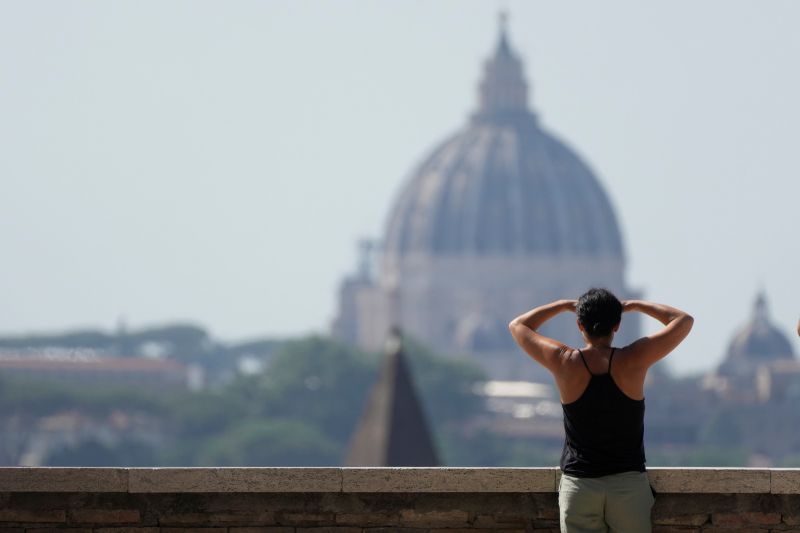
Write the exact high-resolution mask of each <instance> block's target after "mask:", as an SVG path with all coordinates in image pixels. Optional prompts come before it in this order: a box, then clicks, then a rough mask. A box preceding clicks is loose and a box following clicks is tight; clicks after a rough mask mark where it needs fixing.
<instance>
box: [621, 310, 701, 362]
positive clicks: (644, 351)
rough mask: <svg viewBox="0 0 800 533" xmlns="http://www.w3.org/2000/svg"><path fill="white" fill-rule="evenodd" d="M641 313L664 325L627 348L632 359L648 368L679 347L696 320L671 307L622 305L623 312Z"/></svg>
mask: <svg viewBox="0 0 800 533" xmlns="http://www.w3.org/2000/svg"><path fill="white" fill-rule="evenodd" d="M631 311H639V312H640V313H644V314H646V315H648V316H651V317H653V318H655V319H656V320H658V321H659V322H661V323H662V324H664V328H663V329H662V330H661V331H659V332H657V333H654V334H652V335H648V336H647V337H642V338H641V339H639V340H637V341H636V342H634V343H633V344H631V345H630V346H628V347H627V349H628V350H630V351H631V355H632V359H633V360H634V361H636V362H641V364H642V365H643V366H644V367H645V368H648V367H650V366H651V365H652V364H653V363H655V362H656V361H658V360H659V359H661V358H663V357H664V356H666V355H667V354H668V353H670V352H671V351H672V350H674V349H675V347H676V346H678V345H679V344H680V343H681V341H682V340H683V339H685V338H686V336H687V335H688V334H689V332H690V331H691V330H692V325H693V324H694V318H692V316H691V315H689V314H688V313H686V312H685V311H681V310H680V309H676V308H675V307H670V306H669V305H664V304H658V303H654V302H647V301H644V300H628V301H626V302H623V303H622V312H623V313H628V312H631Z"/></svg>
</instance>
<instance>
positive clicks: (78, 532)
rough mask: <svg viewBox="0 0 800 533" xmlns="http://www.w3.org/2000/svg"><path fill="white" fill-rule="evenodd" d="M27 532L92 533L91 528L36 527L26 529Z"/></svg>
mask: <svg viewBox="0 0 800 533" xmlns="http://www.w3.org/2000/svg"><path fill="white" fill-rule="evenodd" d="M25 531H26V532H30V533H92V530H91V529H90V528H80V527H64V528H62V527H34V528H26V529H25Z"/></svg>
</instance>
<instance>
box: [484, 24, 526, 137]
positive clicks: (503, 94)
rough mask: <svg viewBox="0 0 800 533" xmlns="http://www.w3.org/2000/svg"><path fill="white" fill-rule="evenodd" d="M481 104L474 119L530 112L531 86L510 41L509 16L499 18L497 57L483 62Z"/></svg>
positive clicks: (495, 54) (494, 56)
mask: <svg viewBox="0 0 800 533" xmlns="http://www.w3.org/2000/svg"><path fill="white" fill-rule="evenodd" d="M478 93H479V94H478V96H479V105H478V112H477V113H476V114H475V116H474V119H475V120H477V121H481V120H486V119H497V118H502V117H504V116H507V115H509V114H519V113H520V112H523V113H527V112H528V83H527V82H526V81H525V74H524V72H523V69H522V62H521V61H520V60H519V57H517V55H516V54H515V53H514V52H513V50H512V49H511V46H510V45H509V42H508V15H507V14H506V13H505V12H501V13H500V15H499V38H498V42H497V48H496V49H495V52H494V55H493V56H492V57H490V58H489V59H488V60H487V61H486V62H485V63H484V71H483V79H482V80H481V82H480V85H479V87H478Z"/></svg>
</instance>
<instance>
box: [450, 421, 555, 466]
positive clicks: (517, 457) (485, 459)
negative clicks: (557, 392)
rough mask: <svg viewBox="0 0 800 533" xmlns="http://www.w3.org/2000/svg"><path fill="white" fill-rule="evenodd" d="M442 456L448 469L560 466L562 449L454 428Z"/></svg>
mask: <svg viewBox="0 0 800 533" xmlns="http://www.w3.org/2000/svg"><path fill="white" fill-rule="evenodd" d="M441 442H442V449H441V451H442V453H443V455H444V457H445V458H446V460H447V465H448V466H471V467H482V466H542V467H552V466H557V465H558V462H559V459H560V457H561V446H560V445H555V444H553V443H548V442H537V441H535V440H532V439H530V438H523V437H516V438H514V437H508V436H506V435H498V434H495V433H490V432H488V431H479V432H476V433H474V434H469V435H464V434H463V431H461V429H460V428H456V427H453V428H451V429H450V430H446V431H444V432H443V438H442V441H441Z"/></svg>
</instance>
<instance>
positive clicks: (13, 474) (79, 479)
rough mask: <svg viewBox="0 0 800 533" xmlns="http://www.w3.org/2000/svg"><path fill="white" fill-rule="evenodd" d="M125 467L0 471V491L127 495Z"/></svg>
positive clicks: (2, 469)
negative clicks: (112, 493) (124, 493)
mask: <svg viewBox="0 0 800 533" xmlns="http://www.w3.org/2000/svg"><path fill="white" fill-rule="evenodd" d="M127 491H128V469H125V468H28V467H14V468H0V492H127Z"/></svg>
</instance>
